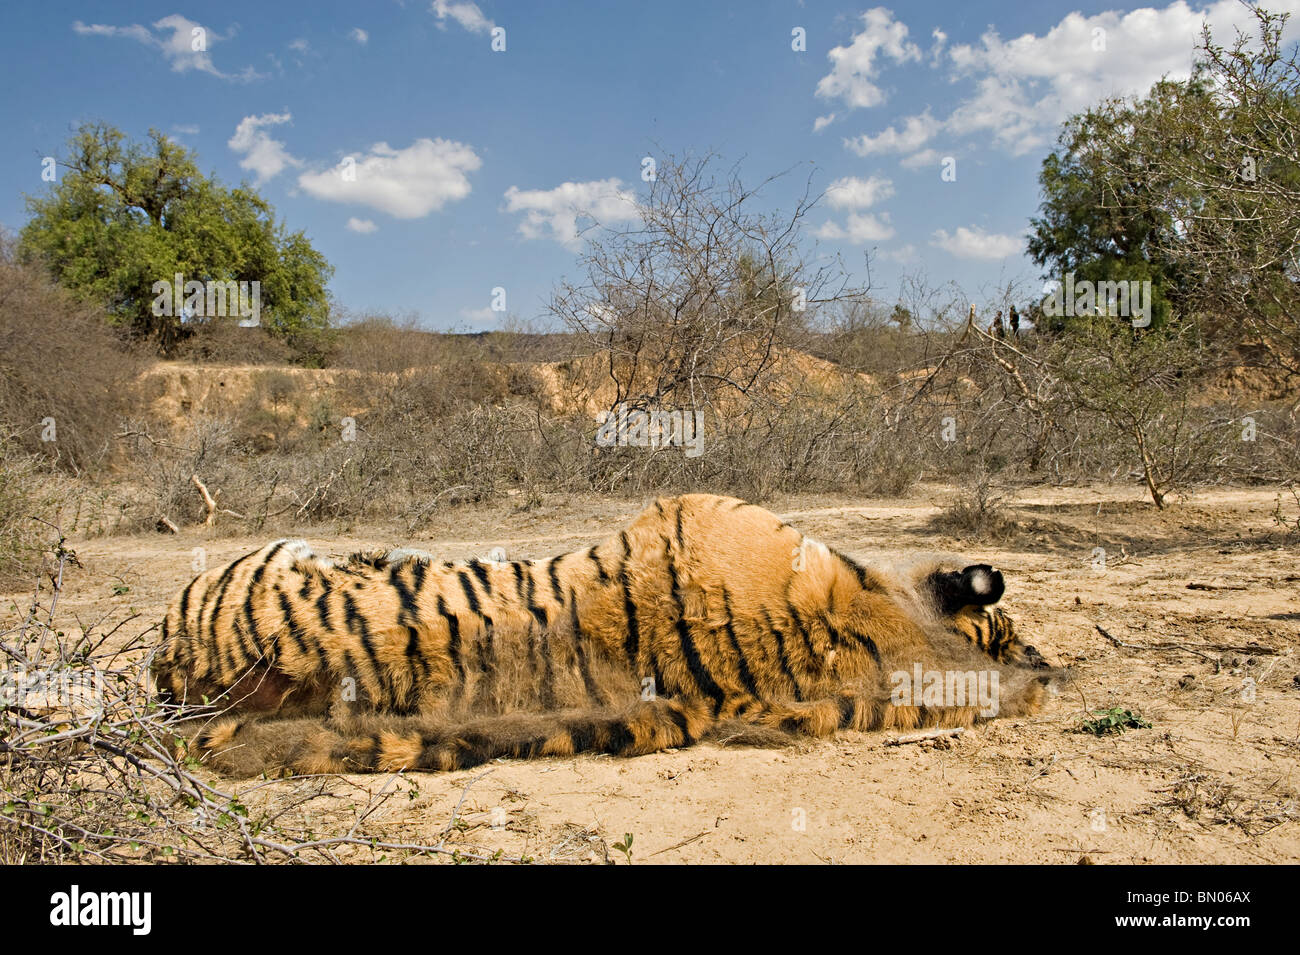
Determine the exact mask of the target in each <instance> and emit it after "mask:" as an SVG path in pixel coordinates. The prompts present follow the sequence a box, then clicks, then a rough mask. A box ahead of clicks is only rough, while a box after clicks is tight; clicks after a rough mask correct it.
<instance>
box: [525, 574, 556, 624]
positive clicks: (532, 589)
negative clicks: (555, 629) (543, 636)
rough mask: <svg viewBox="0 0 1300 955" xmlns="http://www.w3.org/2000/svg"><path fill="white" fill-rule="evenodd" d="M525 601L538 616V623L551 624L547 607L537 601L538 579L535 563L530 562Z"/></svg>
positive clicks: (531, 611) (530, 610)
mask: <svg viewBox="0 0 1300 955" xmlns="http://www.w3.org/2000/svg"><path fill="white" fill-rule="evenodd" d="M524 602H525V603H526V604H527V605H528V611H529V612H530V613H531V614H532V615H533V617H535V618H536V620H537V622H538V624H540V625H541V626H542V627H549V626H550V625H551V615H550V614H548V613H547V612H546V608H545V607H542V606H540V605H538V603H537V581H536V580H535V579H534V578H533V563H532V561H529V562H528V576H527V578H526V580H525V596H524Z"/></svg>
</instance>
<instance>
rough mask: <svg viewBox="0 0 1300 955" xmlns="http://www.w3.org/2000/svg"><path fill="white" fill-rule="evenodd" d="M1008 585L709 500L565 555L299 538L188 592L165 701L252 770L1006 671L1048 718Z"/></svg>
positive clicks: (376, 763) (647, 735)
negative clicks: (518, 557) (815, 535)
mask: <svg viewBox="0 0 1300 955" xmlns="http://www.w3.org/2000/svg"><path fill="white" fill-rule="evenodd" d="M1003 587H1004V584H1003V579H1002V575H1001V574H1000V573H998V572H997V571H995V570H994V569H993V568H991V567H988V566H987V565H973V566H970V567H966V568H965V569H958V568H957V567H956V566H953V565H942V564H937V563H935V562H929V563H923V564H922V563H918V564H916V565H915V566H912V567H910V568H908V569H906V570H902V571H900V570H896V569H895V570H878V569H868V568H866V567H864V566H862V565H861V564H859V563H857V562H856V561H854V560H851V559H849V558H848V557H846V556H844V555H843V554H840V553H838V552H836V551H835V550H833V549H831V548H828V547H826V546H825V545H822V544H819V543H817V542H815V541H813V540H811V539H810V538H805V537H804V536H803V535H802V534H801V533H800V532H799V531H797V530H795V529H794V528H793V527H791V526H789V525H788V524H786V523H784V522H783V521H781V520H780V519H779V518H777V517H776V516H775V515H773V514H771V513H770V512H768V511H766V510H763V509H762V508H760V507H756V506H754V505H752V504H746V503H745V502H743V501H739V500H735V499H733V498H725V497H715V496H712V495H707V494H690V495H686V496H684V497H676V498H664V499H661V500H659V501H657V502H656V503H655V504H654V505H653V506H652V507H650V508H649V509H648V510H646V511H645V512H644V513H643V514H641V515H640V516H639V517H638V518H637V519H636V520H635V521H633V522H632V524H631V525H630V526H629V527H628V528H627V529H626V530H624V531H622V532H621V533H619V534H617V535H615V536H613V537H611V538H609V539H608V540H606V541H604V542H602V543H600V544H597V545H596V546H594V547H591V548H588V549H586V550H580V551H574V552H572V553H568V554H562V555H560V556H558V557H553V558H551V559H549V560H535V561H512V562H504V561H503V562H491V561H482V560H471V561H468V562H465V563H451V562H445V561H438V560H435V559H433V558H432V557H430V556H428V555H426V554H420V553H415V552H410V551H393V552H391V553H388V554H381V553H373V554H357V555H353V556H352V557H351V558H350V559H349V560H348V561H347V562H346V563H335V562H331V561H329V560H326V559H323V558H320V557H316V556H314V555H313V554H312V553H311V552H310V551H309V550H308V548H307V546H306V544H305V543H303V542H302V541H277V542H275V543H273V544H269V545H268V546H266V547H264V548H262V549H261V550H259V551H256V552H255V553H252V554H248V555H247V556H245V557H242V558H240V559H239V560H237V561H235V562H234V563H232V564H230V565H229V566H227V567H224V568H220V569H216V570H211V571H208V572H206V573H204V574H201V575H200V576H199V577H197V578H196V579H195V580H194V581H193V582H192V583H191V584H190V585H189V586H188V587H186V588H185V590H184V591H183V592H182V593H181V594H180V596H179V597H178V598H177V599H176V600H175V602H174V603H173V604H172V606H171V607H170V609H169V610H168V612H167V617H166V621H165V623H164V631H163V632H164V639H163V644H162V646H161V647H160V649H159V651H158V652H157V654H156V656H155V660H154V665H153V672H154V676H155V679H156V682H157V685H158V688H159V691H160V693H161V695H162V697H163V699H164V700H165V701H168V702H171V703H176V704H189V705H193V704H198V703H204V704H211V705H212V706H214V707H216V708H217V709H218V710H219V713H218V714H217V715H215V716H214V715H211V714H212V711H211V710H209V711H207V715H204V716H201V717H198V718H199V719H201V720H202V721H203V724H204V725H203V728H202V729H201V730H200V731H198V732H197V733H196V735H195V737H194V740H193V741H192V745H194V746H195V747H196V748H197V750H198V751H199V752H200V753H201V755H202V758H203V759H204V760H205V761H206V762H207V763H209V764H210V765H212V766H214V767H216V768H218V769H220V770H222V771H224V772H227V773H231V774H235V775H255V774H258V773H263V772H267V773H282V772H288V771H292V772H300V773H315V772H370V771H389V770H398V769H403V768H405V769H409V770H448V769H457V768H462V767H466V766H472V765H475V764H477V763H482V762H484V761H486V760H490V759H493V758H496V757H502V756H506V757H535V756H568V755H570V754H573V753H575V752H579V751H596V752H605V753H615V754H621V755H629V756H630V755H638V754H643V753H650V752H654V751H656V750H662V749H665V748H668V747H674V746H686V745H689V744H691V743H693V742H695V741H697V740H701V739H704V738H709V737H713V738H721V737H725V738H727V739H740V740H743V741H748V742H758V743H761V742H769V741H772V740H774V739H779V738H783V739H786V740H788V739H789V734H795V733H802V734H809V735H812V736H819V737H821V736H827V735H829V734H831V733H833V732H834V731H835V730H836V729H840V728H847V729H856V730H870V729H887V728H898V729H906V728H913V727H921V726H933V725H969V724H970V723H972V722H973V721H974V720H975V719H977V718H979V717H980V715H981V713H980V712H979V711H978V710H977V708H976V707H974V706H923V705H906V704H905V703H904V704H900V703H899V702H898V701H897V700H896V699H895V700H891V683H890V675H891V673H895V672H898V671H903V672H909V673H910V672H912V670H913V667H914V666H915V665H916V664H920V665H921V666H922V667H924V668H927V669H930V670H940V671H951V670H953V669H954V668H955V669H956V670H958V671H967V672H969V671H972V670H983V671H988V670H995V671H997V672H998V675H999V677H1000V680H999V683H998V686H999V688H1000V699H999V701H998V712H999V714H1000V715H1011V714H1018V713H1026V712H1032V711H1033V710H1034V709H1035V708H1036V707H1037V705H1038V703H1039V702H1040V700H1041V698H1042V696H1043V692H1044V687H1045V686H1046V685H1047V682H1048V679H1047V676H1045V675H1044V671H1043V670H1042V669H1041V667H1042V665H1043V664H1042V660H1041V657H1039V656H1038V654H1037V653H1036V652H1035V651H1034V650H1033V648H1032V647H1029V646H1026V645H1024V644H1022V643H1021V642H1019V641H1018V640H1017V639H1016V637H1015V634H1014V631H1013V629H1012V624H1011V620H1010V618H1009V617H1007V616H1006V615H1005V614H1004V613H1003V612H1002V611H1001V610H997V609H993V608H992V605H993V604H995V603H996V602H997V601H998V599H999V598H1000V597H1001V596H1002V592H1003ZM927 702H928V701H927ZM983 715H988V714H987V713H984V714H983Z"/></svg>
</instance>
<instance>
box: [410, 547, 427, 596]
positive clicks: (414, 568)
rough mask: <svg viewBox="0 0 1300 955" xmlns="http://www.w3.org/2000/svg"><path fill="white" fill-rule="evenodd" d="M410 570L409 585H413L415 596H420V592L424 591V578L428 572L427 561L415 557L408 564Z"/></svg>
mask: <svg viewBox="0 0 1300 955" xmlns="http://www.w3.org/2000/svg"><path fill="white" fill-rule="evenodd" d="M409 565H410V568H411V583H412V584H413V585H414V590H415V596H417V597H418V596H420V591H421V590H423V589H424V576H425V574H427V573H428V572H429V561H428V560H426V559H424V558H421V557H417V558H416V559H415V560H413V561H410V562H409Z"/></svg>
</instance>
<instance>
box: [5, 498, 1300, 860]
mask: <svg viewBox="0 0 1300 955" xmlns="http://www.w3.org/2000/svg"><path fill="white" fill-rule="evenodd" d="M950 494H951V492H950V491H947V490H945V489H942V488H921V489H919V490H918V491H916V492H914V493H913V494H912V495H910V496H909V497H908V498H906V499H903V500H888V501H885V500H878V501H863V500H861V499H856V500H849V499H844V498H827V497H800V498H783V499H776V500H773V501H766V502H763V503H764V504H765V505H766V506H769V507H770V508H771V509H772V510H774V511H776V512H778V513H780V514H781V515H782V516H784V517H786V518H787V519H788V520H790V521H791V522H792V523H794V524H796V526H799V527H800V528H801V529H803V530H805V531H806V532H808V533H810V534H812V535H814V536H815V537H817V538H818V539H820V540H824V541H827V542H828V543H832V544H834V545H836V546H838V547H840V548H841V549H843V550H845V551H847V552H849V553H851V554H853V555H855V556H858V557H861V558H865V559H874V558H879V557H886V556H889V555H891V554H900V553H905V552H906V553H911V552H915V551H918V550H925V551H956V552H959V553H964V554H967V555H970V556H974V557H978V558H979V559H981V560H986V561H989V562H991V563H994V564H995V565H997V566H998V567H999V568H1001V569H1003V570H1004V571H1006V572H1007V576H1008V593H1007V597H1006V599H1005V601H1004V605H1005V606H1006V607H1007V609H1008V610H1009V612H1011V613H1012V614H1013V615H1014V616H1015V617H1016V620H1017V623H1018V625H1019V627H1020V629H1021V630H1022V631H1023V632H1024V633H1025V634H1026V635H1027V636H1028V637H1029V639H1030V640H1031V642H1033V643H1034V644H1035V645H1036V646H1037V647H1038V649H1039V650H1040V651H1042V652H1043V653H1044V654H1045V655H1046V656H1047V657H1048V659H1049V660H1051V661H1053V662H1055V663H1058V664H1060V665H1063V666H1068V667H1070V668H1071V672H1072V673H1073V674H1074V679H1073V680H1072V682H1071V683H1070V685H1069V686H1067V687H1066V688H1064V689H1063V691H1062V693H1061V694H1060V695H1059V696H1058V697H1057V698H1055V699H1054V700H1053V701H1052V703H1051V705H1050V706H1049V707H1048V708H1047V710H1046V711H1045V712H1044V713H1042V714H1041V715H1039V716H1036V717H1034V718H1032V719H1017V720H995V721H992V722H989V723H985V724H983V725H981V726H980V727H979V728H978V729H976V730H974V731H972V732H970V733H968V734H966V735H965V736H963V737H961V738H958V739H955V740H940V741H938V742H934V743H923V744H911V745H904V746H890V745H887V737H886V736H885V735H883V734H845V735H842V736H840V737H839V738H837V739H834V740H830V741H810V742H807V743H804V744H801V745H800V746H798V747H795V748H791V749H783V750H754V749H728V748H725V747H721V746H716V745H703V746H698V747H694V748H690V749H684V750H677V751H669V752H665V753H659V754H656V755H653V756H646V757H640V758H636V759H619V758H614V757H607V756H581V757H578V758H574V759H551V760H541V761H533V762H518V761H499V762H496V763H493V764H491V765H489V766H486V767H480V768H479V769H477V770H469V771H464V772H456V773H448V774H422V773H421V774H411V775H409V776H404V777H401V778H399V777H395V776H391V775H383V776H370V777H366V776H353V777H330V778H328V779H326V780H324V781H321V780H315V781H312V782H310V783H303V782H296V783H295V782H291V781H277V782H275V783H272V784H271V785H270V786H269V787H268V786H266V785H265V784H263V785H262V788H261V789H259V790H257V793H256V797H255V798H270V796H271V795H275V796H280V797H283V796H284V795H285V794H287V793H289V792H293V791H300V790H303V789H305V788H307V787H314V790H313V791H315V790H321V789H323V790H324V792H325V793H326V795H325V796H322V797H319V798H318V799H317V800H316V801H315V802H314V803H313V804H312V805H313V810H312V811H313V813H314V818H315V820H316V823H317V824H318V825H321V826H324V825H327V824H328V823H329V822H330V821H331V819H332V817H334V816H337V818H338V819H343V818H346V817H347V815H348V814H349V813H352V812H355V808H356V807H359V806H365V805H366V804H367V803H368V802H369V801H371V800H372V798H373V797H375V796H376V795H377V794H383V795H380V796H379V797H378V800H377V802H376V803H375V805H374V806H373V811H372V812H371V813H370V815H369V816H368V817H367V819H366V822H365V823H364V829H362V830H361V831H362V832H364V833H367V834H370V835H375V836H382V837H384V838H386V839H388V840H392V841H422V842H428V841H434V842H436V841H438V840H439V839H442V838H444V834H445V838H446V845H448V846H458V847H462V848H463V849H465V850H466V851H468V852H473V853H488V854H490V853H493V852H496V851H497V850H502V852H503V853H504V855H505V856H506V857H525V858H529V859H533V860H536V861H554V862H559V861H564V862H590V861H600V862H604V861H607V860H610V861H616V862H620V863H623V862H626V861H627V859H626V855H625V854H624V853H623V852H622V851H619V850H618V849H616V848H614V846H615V843H618V842H620V841H622V840H623V839H624V835H625V834H627V833H630V834H632V835H633V837H634V838H633V844H632V847H631V857H632V861H633V862H634V863H638V864H639V863H649V862H656V863H662V862H671V863H681V862H705V863H707V862H731V863H749V862H801V863H817V862H826V863H832V862H833V863H844V862H849V863H864V862H882V863H888V862H1035V863H1041V862H1047V863H1076V862H1079V861H1081V859H1083V858H1084V857H1086V860H1087V861H1091V862H1094V863H1097V864H1106V863H1119V862H1160V863H1209V862H1242V863H1260V862H1273V863H1277V862H1297V861H1300V799H1298V798H1297V788H1298V787H1300V775H1298V774H1297V757H1298V756H1300V657H1298V656H1297V654H1296V652H1295V651H1296V648H1297V646H1298V645H1300V538H1297V537H1295V536H1292V537H1291V538H1289V539H1288V538H1287V537H1286V536H1285V535H1284V534H1283V533H1282V532H1281V530H1280V529H1279V528H1278V527H1277V526H1276V525H1275V522H1274V521H1273V519H1272V513H1273V510H1274V505H1275V499H1276V497H1277V492H1276V491H1273V490H1266V489H1251V490H1215V491H1207V492H1204V493H1199V494H1197V495H1195V496H1193V497H1191V498H1190V499H1187V500H1184V501H1180V502H1178V503H1176V504H1175V505H1174V506H1172V507H1171V508H1170V509H1169V510H1167V511H1165V512H1162V513H1158V512H1156V511H1154V510H1153V509H1152V508H1151V506H1150V505H1149V504H1147V503H1144V502H1143V500H1142V497H1141V494H1140V492H1139V491H1138V490H1137V489H1134V488H1116V487H1090V488H1078V489H1041V488H1038V489H1031V490H1027V491H1023V492H1020V493H1019V494H1017V495H1016V496H1015V497H1014V501H1013V504H1012V507H1011V515H1012V516H1013V517H1014V518H1015V520H1016V527H1015V529H1014V531H1012V532H1011V533H1010V534H1009V536H1008V537H1006V538H1005V539H1003V540H1001V541H999V542H996V543H991V544H990V543H980V542H978V541H971V540H958V539H955V538H953V537H951V536H948V535H947V534H945V533H943V532H942V531H941V530H938V529H936V527H935V526H934V524H933V523H932V522H933V521H934V518H935V516H936V514H937V513H938V511H939V505H940V504H941V503H943V502H944V501H945V500H946V499H947V498H948V497H949V496H950ZM644 503H646V502H645V501H640V500H636V501H632V500H603V499H594V500H590V501H585V502H578V501H566V500H565V499H563V498H561V497H552V498H549V499H547V500H546V501H545V502H544V503H543V505H542V506H540V507H538V508H535V509H533V510H531V511H528V512H522V513H521V512H517V511H515V510H514V509H513V508H512V507H511V502H510V501H506V502H503V503H501V504H499V505H494V506H492V507H487V508H482V507H480V508H468V509H457V510H452V511H445V512H441V513H439V514H437V515H436V516H435V517H434V519H433V521H432V523H431V524H430V525H429V527H428V528H427V529H426V531H425V533H424V534H423V535H422V536H420V537H417V538H415V539H412V540H407V541H402V540H401V538H400V536H399V535H397V533H396V531H395V529H390V528H382V527H379V528H377V527H359V528H346V529H343V528H314V529H311V528H308V529H287V528H275V529H274V530H273V531H272V532H271V533H268V534H267V535H266V536H265V537H264V538H249V537H229V536H221V534H220V533H207V532H197V531H192V532H187V533H182V534H181V535H179V536H161V535H148V536H138V537H113V538H99V539H91V540H82V541H75V542H73V544H72V546H73V547H74V548H75V550H76V552H77V553H78V555H79V556H80V558H81V560H82V563H83V564H84V568H83V569H81V570H73V571H72V572H71V574H70V578H69V580H68V583H67V589H66V592H65V595H64V601H65V603H64V611H65V613H66V614H67V616H66V617H65V618H64V619H65V621H67V620H68V619H69V618H71V617H75V618H78V619H80V620H81V621H83V622H85V623H90V622H92V621H94V620H96V619H98V618H100V617H102V616H104V615H108V616H109V617H110V618H112V619H116V618H119V617H120V616H122V615H124V614H125V613H127V612H129V611H132V610H134V611H138V612H140V613H141V617H140V618H139V620H138V621H136V622H135V623H133V624H132V625H131V626H135V628H136V630H135V632H137V633H138V632H139V631H140V630H143V629H144V628H145V626H147V625H148V624H152V623H153V622H154V621H156V620H157V619H158V618H159V617H160V616H161V614H162V611H163V608H164V605H165V603H166V602H167V600H168V599H169V598H170V597H171V596H172V594H174V593H175V592H176V591H177V590H178V589H179V588H180V587H181V586H182V585H183V584H184V583H185V582H186V581H188V579H189V578H190V577H191V576H192V570H191V565H192V561H193V555H194V548H196V547H203V548H205V550H206V558H207V561H208V564H209V565H210V566H211V565H214V564H218V563H222V562H225V561H227V560H229V559H232V558H234V557H236V556H238V555H240V554H242V553H244V552H246V551H247V550H249V549H252V547H254V546H259V545H260V544H261V543H262V542H263V541H264V540H265V539H269V538H270V537H276V536H282V535H283V534H285V533H293V534H297V535H300V536H306V537H308V538H309V539H310V540H311V541H312V542H313V544H314V545H316V547H317V548H318V550H320V551H321V552H325V553H336V554H343V553H347V552H349V551H351V550H354V549H357V548H358V547H363V546H379V545H385V544H393V543H399V542H401V543H409V544H411V545H412V546H417V547H422V548H425V549H427V550H430V551H432V552H434V553H437V554H440V555H446V556H448V557H452V558H458V557H467V556H473V555H484V556H486V555H487V554H488V553H489V552H490V551H491V550H492V549H493V548H495V547H503V548H505V550H506V552H507V554H508V555H509V556H510V557H512V558H514V557H541V556H547V555H550V554H553V553H558V552H562V551H565V550H570V549H574V548H577V547H584V546H587V545H589V544H591V543H594V542H595V541H597V540H599V539H601V538H602V537H604V536H606V535H607V534H608V533H610V532H611V531H612V530H614V529H616V528H617V527H618V526H619V525H620V524H622V523H624V522H625V521H627V520H628V519H629V518H631V517H632V516H633V515H634V514H636V513H637V512H638V511H639V510H640V509H641V507H642V506H643V505H644ZM1292 509H1294V504H1293V505H1292ZM1097 548H1102V549H1104V551H1105V561H1104V566H1103V564H1102V562H1101V561H1100V559H1099V558H1100V553H1099V552H1098V551H1097ZM1189 583H1190V584H1197V585H1198V588H1197V589H1189V587H1188V584H1189ZM123 587H125V588H128V589H127V590H126V592H124V593H115V589H116V590H121V589H122V588H123ZM1202 588H1203V589H1202ZM10 599H11V598H5V599H4V600H3V603H4V605H5V606H9V605H10ZM12 599H13V600H15V601H19V602H21V597H19V596H18V595H14V596H13V597H12ZM8 612H9V613H12V609H11V610H10V611H8ZM1099 627H1100V628H1102V629H1104V630H1105V631H1106V633H1108V634H1109V635H1110V638H1111V639H1108V638H1107V637H1106V636H1105V635H1104V634H1103V633H1102V632H1100V631H1099V629H1098V628H1099ZM127 629H129V627H128V628H127ZM151 638H156V631H155V633H154V634H153V635H151ZM1248 680H1253V681H1254V683H1255V690H1254V698H1253V701H1252V700H1250V699H1249V697H1250V693H1249V692H1248V691H1247V690H1244V689H1243V687H1244V685H1245V684H1246V683H1247V681H1248ZM1112 706H1122V707H1127V708H1131V709H1133V710H1135V711H1139V712H1140V713H1141V714H1142V715H1143V716H1144V717H1145V718H1146V719H1148V720H1150V722H1151V723H1152V724H1153V725H1152V728H1150V729H1134V730H1129V731H1128V732H1126V733H1124V734H1122V735H1118V736H1105V737H1096V736H1092V735H1087V734H1084V733H1079V732H1076V731H1075V730H1076V728H1077V727H1078V725H1079V724H1080V722H1081V720H1082V719H1083V717H1084V714H1085V711H1091V710H1096V709H1100V708H1105V707H1112ZM221 784H222V785H224V786H227V787H229V786H230V782H229V781H221ZM247 785H248V784H240V785H236V786H235V788H241V786H247ZM457 807H459V808H457ZM453 819H454V820H455V824H454V825H451V826H450V829H449V824H451V823H452V821H453ZM353 858H355V859H356V860H357V861H368V860H369V859H370V858H371V856H370V854H369V852H368V851H365V850H358V851H357V853H355V854H354V855H353Z"/></svg>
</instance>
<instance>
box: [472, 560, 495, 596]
mask: <svg viewBox="0 0 1300 955" xmlns="http://www.w3.org/2000/svg"><path fill="white" fill-rule="evenodd" d="M469 569H470V570H472V571H474V576H475V577H477V578H478V582H479V584H480V585H482V587H483V593H484V594H485V595H486V596H488V597H491V596H492V581H491V579H490V578H489V577H488V569H487V567H486V566H484V564H483V561H481V560H479V559H478V558H477V557H476V558H474V559H473V560H471V561H470V562H469Z"/></svg>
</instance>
